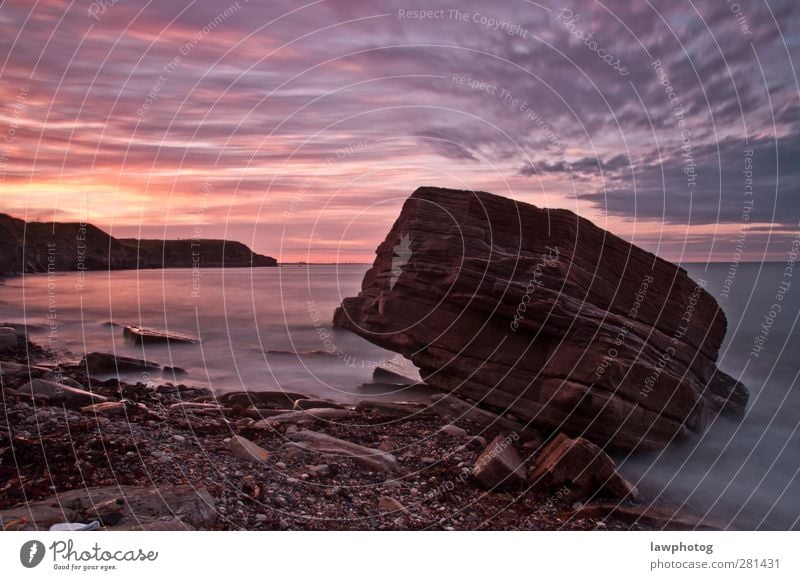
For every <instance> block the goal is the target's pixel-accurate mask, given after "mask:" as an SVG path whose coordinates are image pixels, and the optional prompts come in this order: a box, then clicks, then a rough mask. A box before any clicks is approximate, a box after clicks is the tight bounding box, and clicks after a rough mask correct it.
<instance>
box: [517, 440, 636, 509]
mask: <svg viewBox="0 0 800 580" xmlns="http://www.w3.org/2000/svg"><path fill="white" fill-rule="evenodd" d="M534 465H535V467H534V469H533V470H532V471H531V473H530V475H529V481H530V483H531V485H532V486H534V487H537V488H539V489H545V490H552V489H556V488H561V487H563V486H566V489H567V496H568V497H569V498H570V499H583V498H586V497H591V496H594V495H600V496H603V497H611V498H615V499H635V498H636V488H634V487H633V486H632V485H631V484H630V483H628V482H627V481H626V480H625V479H624V478H623V477H622V476H621V475H620V474H619V473H617V466H616V465H615V464H614V460H613V459H611V458H610V457H609V456H608V455H606V454H605V453H604V452H603V450H602V449H600V448H599V447H597V445H594V444H593V443H591V442H590V441H587V440H586V439H582V438H578V439H570V438H569V437H567V436H566V435H564V434H563V433H559V434H558V435H557V436H556V437H555V438H554V439H553V440H552V441H550V442H549V443H548V444H547V445H545V446H544V448H543V449H542V450H541V451H540V452H539V453H538V455H537V456H536V461H535V464H534Z"/></svg>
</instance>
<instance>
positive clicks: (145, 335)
mask: <svg viewBox="0 0 800 580" xmlns="http://www.w3.org/2000/svg"><path fill="white" fill-rule="evenodd" d="M122 334H123V336H125V338H127V339H128V340H130V341H131V342H133V343H134V344H169V343H174V344H196V343H198V342H200V339H198V338H196V337H194V336H189V335H188V334H180V333H178V332H169V331H166V330H159V329H156V328H145V327H142V326H126V327H125V329H124V330H123V331H122Z"/></svg>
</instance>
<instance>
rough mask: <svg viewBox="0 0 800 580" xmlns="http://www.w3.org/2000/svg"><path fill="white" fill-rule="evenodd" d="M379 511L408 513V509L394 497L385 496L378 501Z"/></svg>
mask: <svg viewBox="0 0 800 580" xmlns="http://www.w3.org/2000/svg"><path fill="white" fill-rule="evenodd" d="M378 509H380V510H381V511H384V512H398V511H399V512H403V513H408V510H407V509H406V507H405V506H404V505H403V504H401V503H400V502H399V501H397V500H396V499H394V498H393V497H389V496H386V495H385V496H383V497H382V498H381V499H380V500H378Z"/></svg>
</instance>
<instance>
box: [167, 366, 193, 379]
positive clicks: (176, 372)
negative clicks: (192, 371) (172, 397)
mask: <svg viewBox="0 0 800 580" xmlns="http://www.w3.org/2000/svg"><path fill="white" fill-rule="evenodd" d="M186 374H187V372H186V369H184V368H181V367H164V368H163V369H161V376H162V377H166V378H173V379H174V378H176V377H182V376H185V375H186Z"/></svg>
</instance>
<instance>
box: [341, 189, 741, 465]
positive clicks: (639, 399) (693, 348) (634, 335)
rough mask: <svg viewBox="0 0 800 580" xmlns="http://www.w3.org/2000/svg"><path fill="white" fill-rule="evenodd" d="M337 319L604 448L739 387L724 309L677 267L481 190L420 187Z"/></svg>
mask: <svg viewBox="0 0 800 580" xmlns="http://www.w3.org/2000/svg"><path fill="white" fill-rule="evenodd" d="M402 244H406V246H407V247H404V251H405V252H406V253H407V255H408V259H407V262H406V263H404V264H403V266H402V268H401V269H399V271H398V268H397V254H396V252H395V250H396V248H397V247H398V245H401V247H403V246H402ZM687 319H689V323H688V324H687V322H686V320H687ZM423 321H424V322H423ZM334 324H335V325H336V326H339V327H342V328H347V329H349V330H351V331H353V332H355V333H356V334H358V335H360V336H362V337H364V338H366V339H367V340H369V341H371V342H373V343H374V344H377V345H378V346H381V347H383V348H386V349H389V350H392V351H394V352H398V353H400V354H401V355H403V356H406V357H408V358H410V359H411V361H412V362H413V363H414V365H415V366H417V367H418V368H419V369H420V372H421V375H422V378H423V379H424V380H425V382H426V383H427V384H429V385H432V386H433V387H436V388H439V389H442V390H444V391H450V392H457V393H458V394H460V395H461V396H462V397H463V398H471V399H473V400H476V401H480V402H481V405H483V406H486V407H487V408H488V407H491V408H495V409H498V410H500V414H505V413H507V412H511V413H513V415H514V416H515V417H516V418H518V419H519V420H520V422H522V423H523V424H527V423H528V422H531V424H532V425H533V426H534V427H536V428H538V429H541V430H543V431H545V432H552V431H555V430H558V431H563V432H565V433H567V434H569V435H572V436H582V437H585V438H587V439H589V440H591V441H593V442H595V443H597V444H600V445H606V444H608V445H609V446H610V448H613V449H619V450H631V449H636V448H642V449H658V448H661V447H663V446H664V445H666V444H668V443H669V442H671V441H673V440H675V439H676V438H683V437H689V436H690V435H692V434H699V433H702V432H703V431H704V429H705V428H706V427H707V426H708V425H709V424H710V423H711V421H713V420H714V418H715V417H716V416H717V415H718V414H720V413H723V414H726V415H729V416H731V417H739V418H741V417H742V416H743V413H744V409H745V406H746V404H747V399H748V392H747V389H746V388H745V387H744V386H743V385H742V384H741V383H739V382H738V381H736V380H735V379H733V378H732V377H730V376H728V375H726V374H725V373H723V372H721V371H720V370H719V369H718V368H717V366H716V361H717V357H718V353H719V348H720V345H721V343H722V340H723V338H724V336H725V331H726V326H727V322H726V319H725V314H724V312H723V311H722V309H721V308H720V306H719V304H717V302H716V301H715V300H714V298H713V297H712V296H711V295H710V294H709V293H708V292H706V291H705V290H704V289H703V288H702V284H698V283H696V282H695V281H694V280H692V279H690V278H689V276H688V275H687V273H686V271H685V270H683V269H682V268H680V267H678V266H676V265H674V264H671V263H670V262H667V261H665V260H662V259H660V258H657V257H655V256H653V255H652V254H650V253H649V252H646V251H644V250H642V249H640V248H638V247H636V246H634V245H632V244H630V243H628V242H626V241H625V240H623V239H621V238H619V237H617V236H614V235H611V234H609V233H608V232H606V231H604V230H602V229H600V228H598V227H597V226H595V225H594V224H592V223H591V222H590V221H588V220H586V219H585V218H582V217H580V216H577V215H576V214H574V213H573V212H571V211H568V210H562V209H556V210H554V209H551V208H546V209H540V208H537V207H535V206H532V205H529V204H525V203H521V202H518V201H515V200H512V199H507V198H503V197H500V196H496V195H492V194H490V193H485V192H478V191H455V190H449V189H441V188H434V187H423V188H420V189H418V190H417V191H416V192H415V193H414V194H413V195H412V196H411V197H410V198H409V199H408V200H407V201H406V203H405V205H404V207H403V210H402V212H401V214H400V216H399V217H398V219H397V221H396V222H395V224H394V226H393V227H392V229H391V231H390V232H389V234H388V235H387V237H386V239H385V240H384V242H383V243H382V244H381V245H380V246H379V247H378V249H377V257H376V259H375V262H374V264H373V267H372V268H371V269H370V270H369V271H368V272H367V273H366V274H365V276H364V280H363V282H362V289H361V292H360V293H359V295H358V296H357V297H353V298H346V299H345V300H344V301H343V302H342V306H341V307H340V308H339V309H337V311H336V313H335V315H334ZM665 353H666V354H665Z"/></svg>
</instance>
